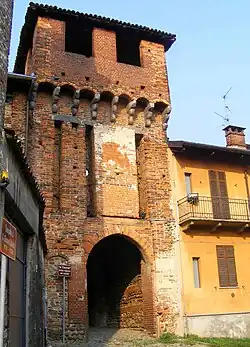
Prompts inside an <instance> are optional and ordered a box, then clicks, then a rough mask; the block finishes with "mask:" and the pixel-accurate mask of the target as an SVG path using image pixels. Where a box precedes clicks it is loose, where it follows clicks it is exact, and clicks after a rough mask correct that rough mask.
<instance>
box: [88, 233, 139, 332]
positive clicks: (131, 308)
mask: <svg viewBox="0 0 250 347" xmlns="http://www.w3.org/2000/svg"><path fill="white" fill-rule="evenodd" d="M87 274H88V311H89V325H90V326H94V327H115V328H137V329H138V328H143V300H142V282H141V253H140V251H139V249H138V248H137V247H136V246H135V245H134V244H133V243H131V242H130V241H129V240H127V239H125V238H123V237H121V236H118V235H113V236H109V237H107V238H105V239H103V240H102V241H100V242H99V243H98V244H97V245H96V246H95V247H94V248H93V250H92V251H91V253H90V255H89V259H88V263H87Z"/></svg>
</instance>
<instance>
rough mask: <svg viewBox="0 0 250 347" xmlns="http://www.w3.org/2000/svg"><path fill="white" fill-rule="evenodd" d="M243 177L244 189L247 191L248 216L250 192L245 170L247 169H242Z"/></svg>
mask: <svg viewBox="0 0 250 347" xmlns="http://www.w3.org/2000/svg"><path fill="white" fill-rule="evenodd" d="M244 179H245V184H246V191H247V201H248V217H249V211H250V192H249V184H248V172H247V169H246V170H245V171H244Z"/></svg>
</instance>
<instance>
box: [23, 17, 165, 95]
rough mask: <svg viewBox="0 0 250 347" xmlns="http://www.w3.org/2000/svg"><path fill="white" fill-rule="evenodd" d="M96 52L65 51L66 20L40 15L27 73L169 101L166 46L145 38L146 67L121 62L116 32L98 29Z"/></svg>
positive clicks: (94, 32) (117, 92)
mask: <svg viewBox="0 0 250 347" xmlns="http://www.w3.org/2000/svg"><path fill="white" fill-rule="evenodd" d="M93 53H94V56H93V57H89V58H87V57H85V56H83V55H78V54H74V53H70V52H65V23H64V22H62V21H57V20H54V19H49V18H38V22H37V27H36V31H35V35H34V39H33V52H32V58H30V59H28V60H27V65H26V73H31V72H36V73H37V75H38V76H39V78H47V79H48V78H50V77H51V76H53V75H57V76H58V77H59V78H60V81H62V84H63V83H68V82H69V83H71V84H73V85H75V86H77V87H79V89H82V88H86V87H87V88H90V89H93V90H98V91H102V90H109V91H112V92H113V93H114V94H117V95H121V94H127V95H129V96H130V97H146V98H150V99H151V100H165V101H167V100H168V98H169V91H168V83H167V79H166V64H165V55H164V47H163V46H162V45H160V44H156V43H153V42H148V41H141V45H140V54H141V62H142V67H138V66H132V65H127V64H122V63H117V62H116V44H115V33H113V32H110V31H107V30H102V29H94V31H93ZM62 72H63V73H64V74H65V76H62ZM86 77H88V78H89V81H86ZM117 82H118V84H117ZM111 86H112V87H111ZM141 86H143V87H144V89H143V90H142V89H141Z"/></svg>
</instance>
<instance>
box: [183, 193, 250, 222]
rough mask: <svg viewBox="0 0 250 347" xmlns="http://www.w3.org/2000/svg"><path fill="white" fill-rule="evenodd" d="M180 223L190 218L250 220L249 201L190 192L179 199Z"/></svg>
mask: <svg viewBox="0 0 250 347" xmlns="http://www.w3.org/2000/svg"><path fill="white" fill-rule="evenodd" d="M178 207H179V218H180V224H182V223H184V222H186V221H188V220H192V219H193V220H212V221H214V220H215V221H223V220H226V221H243V222H246V221H250V213H249V201H248V200H244V199H229V198H222V197H207V196H199V195H198V194H190V195H189V196H186V197H184V198H183V199H181V200H179V201H178Z"/></svg>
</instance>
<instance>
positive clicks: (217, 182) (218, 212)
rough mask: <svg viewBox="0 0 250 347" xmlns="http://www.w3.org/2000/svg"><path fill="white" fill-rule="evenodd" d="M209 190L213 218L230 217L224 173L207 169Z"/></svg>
mask: <svg viewBox="0 0 250 347" xmlns="http://www.w3.org/2000/svg"><path fill="white" fill-rule="evenodd" d="M209 182H210V192H211V199H212V211H213V218H214V219H230V208H229V199H228V193H227V182H226V174H225V172H222V171H213V170H209Z"/></svg>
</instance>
